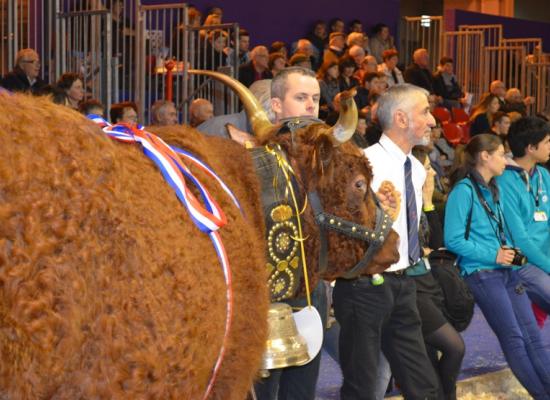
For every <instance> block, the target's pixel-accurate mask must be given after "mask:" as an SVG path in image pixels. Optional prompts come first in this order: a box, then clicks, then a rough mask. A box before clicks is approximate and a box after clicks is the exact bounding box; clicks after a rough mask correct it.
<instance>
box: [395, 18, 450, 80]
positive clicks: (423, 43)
mask: <svg viewBox="0 0 550 400" xmlns="http://www.w3.org/2000/svg"><path fill="white" fill-rule="evenodd" d="M443 28H444V24H443V17H441V16H422V17H404V18H403V20H402V24H401V31H404V32H405V34H404V35H402V38H401V49H402V50H401V52H400V54H399V58H400V60H401V61H402V62H403V63H404V64H405V65H408V64H410V63H411V62H412V54H413V52H414V50H416V49H418V48H425V49H426V50H428V53H429V54H430V68H431V69H432V70H433V69H435V68H436V66H437V63H438V62H439V59H440V58H441V55H442V48H443Z"/></svg>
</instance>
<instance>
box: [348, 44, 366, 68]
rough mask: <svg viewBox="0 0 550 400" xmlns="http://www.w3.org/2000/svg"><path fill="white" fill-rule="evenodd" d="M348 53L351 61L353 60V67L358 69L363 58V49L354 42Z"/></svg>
mask: <svg viewBox="0 0 550 400" xmlns="http://www.w3.org/2000/svg"><path fill="white" fill-rule="evenodd" d="M348 55H349V57H351V58H353V61H355V67H356V68H357V70H359V68H361V63H362V62H363V59H364V58H365V50H363V48H362V47H361V46H358V45H356V44H354V45H353V46H351V47H350V48H349V49H348Z"/></svg>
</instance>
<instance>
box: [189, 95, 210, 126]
mask: <svg viewBox="0 0 550 400" xmlns="http://www.w3.org/2000/svg"><path fill="white" fill-rule="evenodd" d="M213 116H214V106H213V105H212V103H210V102H209V101H208V100H206V99H195V100H193V101H192V102H191V105H190V106H189V125H191V126H192V127H196V126H198V125H200V124H202V123H203V122H204V121H208V120H209V119H210V118H212V117H213Z"/></svg>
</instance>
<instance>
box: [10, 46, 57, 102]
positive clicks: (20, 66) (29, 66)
mask: <svg viewBox="0 0 550 400" xmlns="http://www.w3.org/2000/svg"><path fill="white" fill-rule="evenodd" d="M0 86H2V87H3V88H4V89H8V90H11V91H12V92H29V93H32V94H34V95H41V94H44V92H45V91H46V86H47V85H46V83H45V82H44V81H43V80H42V78H40V57H39V56H38V53H37V52H36V51H35V50H33V49H28V48H27V49H22V50H19V51H18V52H17V54H16V56H15V67H14V68H13V70H11V71H10V72H8V73H7V74H6V75H4V77H3V78H2V80H1V81H0Z"/></svg>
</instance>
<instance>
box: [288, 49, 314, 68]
mask: <svg viewBox="0 0 550 400" xmlns="http://www.w3.org/2000/svg"><path fill="white" fill-rule="evenodd" d="M288 65H289V66H290V67H302V68H307V69H312V68H311V57H308V56H307V55H306V54H303V53H295V54H294V55H293V56H292V57H290V60H288Z"/></svg>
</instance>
